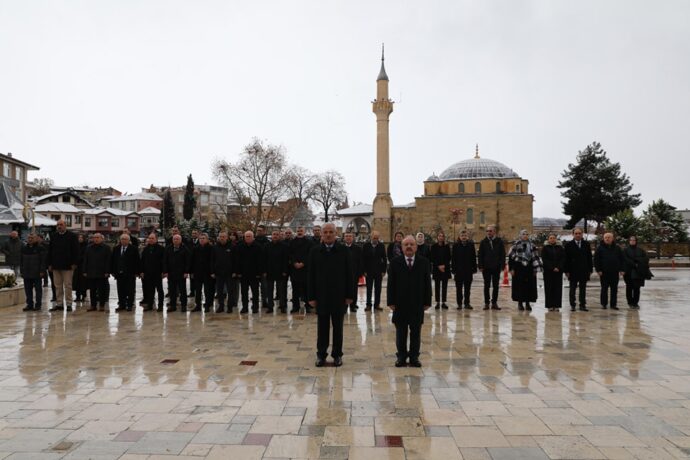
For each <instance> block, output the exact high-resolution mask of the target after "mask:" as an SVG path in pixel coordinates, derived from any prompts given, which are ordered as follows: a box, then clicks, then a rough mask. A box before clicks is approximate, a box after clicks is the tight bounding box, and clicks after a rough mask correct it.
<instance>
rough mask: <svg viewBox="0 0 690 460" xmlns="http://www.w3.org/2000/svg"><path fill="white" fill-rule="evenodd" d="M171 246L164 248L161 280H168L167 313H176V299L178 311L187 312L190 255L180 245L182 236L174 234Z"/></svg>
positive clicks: (185, 247) (187, 250) (183, 246)
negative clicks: (178, 300)
mask: <svg viewBox="0 0 690 460" xmlns="http://www.w3.org/2000/svg"><path fill="white" fill-rule="evenodd" d="M171 243H172V244H171V245H170V246H167V247H166V248H165V256H164V258H163V278H166V277H167V278H168V295H169V296H170V306H169V307H168V310H167V311H168V313H170V312H173V311H177V297H178V296H179V297H180V311H181V312H183V313H184V312H186V311H187V281H186V280H187V278H189V270H190V265H191V261H192V255H191V253H190V252H189V249H188V248H187V246H185V245H184V244H182V235H180V234H179V233H177V234H174V235H173V236H172V239H171Z"/></svg>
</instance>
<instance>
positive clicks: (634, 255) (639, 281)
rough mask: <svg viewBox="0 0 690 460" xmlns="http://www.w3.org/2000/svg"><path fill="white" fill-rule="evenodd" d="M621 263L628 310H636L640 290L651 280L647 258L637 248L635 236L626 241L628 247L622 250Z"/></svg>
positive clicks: (645, 254) (642, 250) (638, 306)
mask: <svg viewBox="0 0 690 460" xmlns="http://www.w3.org/2000/svg"><path fill="white" fill-rule="evenodd" d="M623 261H624V268H625V274H624V275H623V280H625V297H626V298H627V300H628V306H629V307H630V308H632V309H638V308H640V305H639V302H640V288H641V287H642V286H644V282H645V280H647V279H651V277H652V273H651V271H650V270H649V257H648V256H647V253H646V252H645V251H644V249H641V248H640V247H638V246H637V237H636V236H631V237H630V239H629V240H628V247H626V248H625V249H624V250H623Z"/></svg>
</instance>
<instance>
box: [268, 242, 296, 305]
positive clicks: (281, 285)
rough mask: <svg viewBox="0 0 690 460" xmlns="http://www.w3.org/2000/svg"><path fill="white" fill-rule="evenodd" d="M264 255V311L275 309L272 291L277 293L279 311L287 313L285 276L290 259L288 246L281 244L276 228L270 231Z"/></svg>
mask: <svg viewBox="0 0 690 460" xmlns="http://www.w3.org/2000/svg"><path fill="white" fill-rule="evenodd" d="M264 255H265V257H266V262H265V265H266V302H267V305H266V313H273V312H274V311H275V308H274V306H275V301H274V300H275V299H274V293H276V294H277V297H278V307H279V308H280V311H281V313H287V276H288V271H289V269H290V259H289V254H288V247H287V246H286V245H285V244H283V241H282V239H281V238H280V232H279V231H278V230H273V232H271V241H270V243H267V244H266V245H265V246H264ZM274 289H275V290H274Z"/></svg>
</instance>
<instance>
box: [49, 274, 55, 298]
mask: <svg viewBox="0 0 690 460" xmlns="http://www.w3.org/2000/svg"><path fill="white" fill-rule="evenodd" d="M48 278H49V279H50V292H51V293H52V294H53V297H52V299H57V296H56V295H55V278H53V272H52V271H50V272H48Z"/></svg>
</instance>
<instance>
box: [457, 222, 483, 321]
mask: <svg viewBox="0 0 690 460" xmlns="http://www.w3.org/2000/svg"><path fill="white" fill-rule="evenodd" d="M450 266H451V270H452V272H453V273H454V274H455V296H456V300H457V303H458V310H460V309H462V308H463V307H464V308H465V310H472V305H470V289H471V288H472V278H473V277H474V274H475V273H477V250H476V249H475V247H474V241H471V240H470V239H469V236H468V234H467V230H462V231H461V232H460V238H459V240H458V241H457V242H456V243H455V244H454V245H453V253H452V255H451V263H450ZM463 292H464V295H463Z"/></svg>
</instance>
